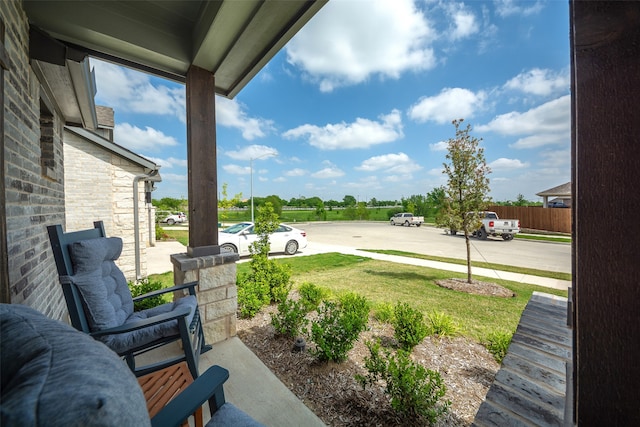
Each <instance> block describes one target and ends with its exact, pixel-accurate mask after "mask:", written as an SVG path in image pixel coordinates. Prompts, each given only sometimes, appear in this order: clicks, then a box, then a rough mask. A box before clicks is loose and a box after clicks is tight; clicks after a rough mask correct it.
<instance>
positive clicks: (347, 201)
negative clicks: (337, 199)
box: [342, 195, 358, 208]
mask: <svg viewBox="0 0 640 427" xmlns="http://www.w3.org/2000/svg"><path fill="white" fill-rule="evenodd" d="M357 202H358V201H357V200H356V198H355V197H353V196H350V195H346V196H344V198H343V199H342V206H344V207H345V208H346V207H349V206H355V205H356V203H357Z"/></svg>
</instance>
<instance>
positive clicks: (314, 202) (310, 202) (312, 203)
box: [306, 196, 324, 208]
mask: <svg viewBox="0 0 640 427" xmlns="http://www.w3.org/2000/svg"><path fill="white" fill-rule="evenodd" d="M306 202H307V203H306V207H308V208H315V207H316V206H318V203H322V205H323V206H324V202H323V201H322V199H321V198H320V197H318V196H313V197H309V198H307V199H306Z"/></svg>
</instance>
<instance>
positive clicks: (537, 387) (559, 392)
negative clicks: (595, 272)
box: [473, 292, 572, 427]
mask: <svg viewBox="0 0 640 427" xmlns="http://www.w3.org/2000/svg"><path fill="white" fill-rule="evenodd" d="M566 316H567V299H566V298H562V297H558V296H555V295H548V294H543V293H538V292H534V294H533V295H532V296H531V299H530V300H529V302H528V304H527V306H526V307H525V309H524V312H523V314H522V317H521V318H520V324H519V325H518V328H517V330H516V333H515V334H514V335H513V339H512V341H511V345H510V346H509V350H508V352H507V355H506V356H505V358H504V360H503V361H502V366H501V368H500V370H499V371H498V373H497V375H496V378H495V380H494V382H493V385H492V386H491V388H490V389H489V392H488V393H487V396H486V398H485V401H484V402H483V403H482V405H481V406H480V409H479V410H478V413H477V414H476V418H475V421H474V423H473V424H474V425H475V426H478V427H482V426H504V425H509V426H512V425H513V426H562V425H563V424H564V412H565V402H566V398H565V393H566V364H567V363H568V362H570V361H571V358H572V335H571V330H570V329H569V328H568V327H567V326H566Z"/></svg>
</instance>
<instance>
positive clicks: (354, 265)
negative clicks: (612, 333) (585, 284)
mask: <svg viewBox="0 0 640 427" xmlns="http://www.w3.org/2000/svg"><path fill="white" fill-rule="evenodd" d="M278 262H283V263H286V264H289V265H290V266H291V268H292V272H293V275H292V280H293V282H294V285H295V286H299V285H300V284H302V283H304V282H311V283H314V284H316V285H318V286H322V287H325V288H327V289H330V290H331V291H332V292H333V293H336V294H337V293H341V292H347V291H353V292H357V293H359V294H361V295H364V296H365V297H367V299H368V300H369V301H371V302H372V303H373V304H374V305H375V304H379V303H391V304H395V303H396V302H397V301H401V302H407V303H409V304H411V305H412V306H413V307H415V308H417V309H420V310H421V311H422V312H423V313H424V314H425V315H426V314H428V313H430V312H431V311H434V310H435V311H441V312H444V313H446V314H448V315H450V316H452V317H453V318H454V320H455V321H456V322H458V323H459V325H460V326H461V332H462V334H463V335H466V336H469V337H472V338H474V339H476V340H478V341H481V340H482V339H483V338H484V337H485V336H486V335H487V333H488V332H490V331H494V330H507V331H510V332H514V331H515V329H516V327H517V325H518V321H519V320H520V315H521V314H522V310H524V307H525V305H526V304H527V302H528V301H529V298H530V297H531V294H532V293H533V292H534V291H540V292H546V293H551V294H555V295H561V296H565V297H566V295H567V292H566V291H558V290H555V289H549V288H543V287H539V286H533V285H526V284H521V283H514V282H508V281H503V280H495V279H486V278H484V279H483V278H482V277H479V276H477V277H476V276H474V278H476V279H479V280H486V281H491V282H494V283H498V284H500V285H502V286H504V287H506V288H509V289H510V290H512V291H513V292H515V293H516V297H514V298H498V297H487V296H479V295H471V294H467V293H463V292H457V291H452V290H449V289H445V288H441V287H440V286H438V285H436V284H435V281H436V280H438V279H446V278H451V277H460V278H464V277H466V276H465V275H464V274H459V273H453V272H449V271H443V270H436V269H431V268H425V267H417V266H410V265H402V268H399V266H398V264H396V263H392V262H386V261H377V260H372V259H371V258H365V257H358V256H353V255H343V254H338V253H329V254H320V255H312V256H304V257H296V258H287V259H279V260H278ZM248 268H249V266H248V264H247V263H242V264H238V273H239V274H242V273H243V272H245V271H248Z"/></svg>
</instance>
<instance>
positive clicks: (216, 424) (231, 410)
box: [205, 402, 264, 427]
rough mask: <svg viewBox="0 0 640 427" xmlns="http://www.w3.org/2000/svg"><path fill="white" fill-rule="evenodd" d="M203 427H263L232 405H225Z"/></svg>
mask: <svg viewBox="0 0 640 427" xmlns="http://www.w3.org/2000/svg"><path fill="white" fill-rule="evenodd" d="M205 427H264V425H263V424H260V423H259V422H258V421H256V420H254V419H253V418H251V417H250V416H249V415H248V414H247V413H246V412H244V411H242V410H241V409H238V407H237V406H235V405H234V404H233V403H229V402H227V403H225V404H224V405H222V406H221V407H220V408H218V410H217V411H216V412H214V414H213V415H212V416H211V420H209V422H208V423H207V425H206V426H205Z"/></svg>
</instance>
